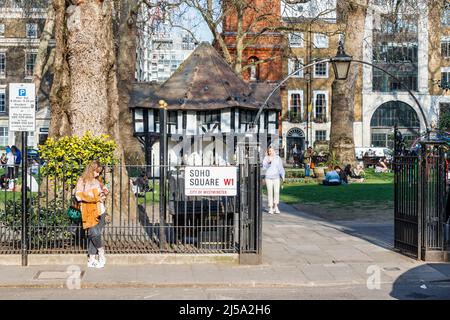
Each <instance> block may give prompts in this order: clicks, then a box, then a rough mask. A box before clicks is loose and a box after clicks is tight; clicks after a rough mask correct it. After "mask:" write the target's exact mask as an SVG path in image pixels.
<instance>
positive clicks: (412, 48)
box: [372, 14, 419, 92]
mask: <svg viewBox="0 0 450 320" xmlns="http://www.w3.org/2000/svg"><path fill="white" fill-rule="evenodd" d="M417 21H418V19H417V17H416V16H406V15H392V14H388V15H382V16H381V21H380V22H379V24H380V26H381V27H380V28H379V29H376V30H374V36H373V64H374V65H375V66H377V67H379V68H381V69H383V70H386V71H388V72H390V73H392V74H393V75H394V76H396V77H397V78H398V79H399V81H397V80H396V79H394V78H393V77H391V76H389V75H387V74H385V73H384V72H382V71H380V70H378V69H375V68H374V69H373V79H372V80H373V91H378V92H395V91H406V88H408V89H409V90H412V91H417V89H418V74H419V71H418V70H419V69H418V47H419V40H418V39H419V38H418V22H417ZM405 87H406V88H405Z"/></svg>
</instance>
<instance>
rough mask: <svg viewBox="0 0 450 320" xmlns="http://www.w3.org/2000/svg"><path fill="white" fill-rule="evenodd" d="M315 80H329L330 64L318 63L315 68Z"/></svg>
mask: <svg viewBox="0 0 450 320" xmlns="http://www.w3.org/2000/svg"><path fill="white" fill-rule="evenodd" d="M314 77H315V78H328V62H322V63H318V64H316V65H315V66H314Z"/></svg>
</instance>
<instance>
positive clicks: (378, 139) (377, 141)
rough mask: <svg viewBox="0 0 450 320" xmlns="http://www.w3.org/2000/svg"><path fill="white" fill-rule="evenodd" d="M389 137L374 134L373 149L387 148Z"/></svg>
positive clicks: (382, 134)
mask: <svg viewBox="0 0 450 320" xmlns="http://www.w3.org/2000/svg"><path fill="white" fill-rule="evenodd" d="M387 146H388V135H387V134H386V133H372V147H376V148H387Z"/></svg>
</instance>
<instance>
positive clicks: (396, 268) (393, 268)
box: [383, 267, 401, 271]
mask: <svg viewBox="0 0 450 320" xmlns="http://www.w3.org/2000/svg"><path fill="white" fill-rule="evenodd" d="M383 270H384V271H400V270H401V269H400V268H399V267H388V268H383Z"/></svg>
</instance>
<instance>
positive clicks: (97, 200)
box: [76, 161, 109, 268]
mask: <svg viewBox="0 0 450 320" xmlns="http://www.w3.org/2000/svg"><path fill="white" fill-rule="evenodd" d="M102 172H103V167H102V166H101V165H100V163H99V162H98V161H93V162H91V163H90V164H89V165H88V166H87V167H86V169H85V170H84V172H83V174H82V175H81V177H80V179H78V181H77V186H76V197H77V200H78V201H80V202H81V218H82V222H83V229H85V230H88V254H89V261H88V264H87V266H88V267H89V268H103V267H104V266H105V263H106V257H105V249H104V246H103V241H102V232H103V227H104V225H105V215H106V208H105V201H106V196H107V195H108V193H109V191H108V189H107V188H105V187H104V186H103V183H102V181H101V177H100V175H101V173H102ZM97 254H98V260H96V255H97Z"/></svg>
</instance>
